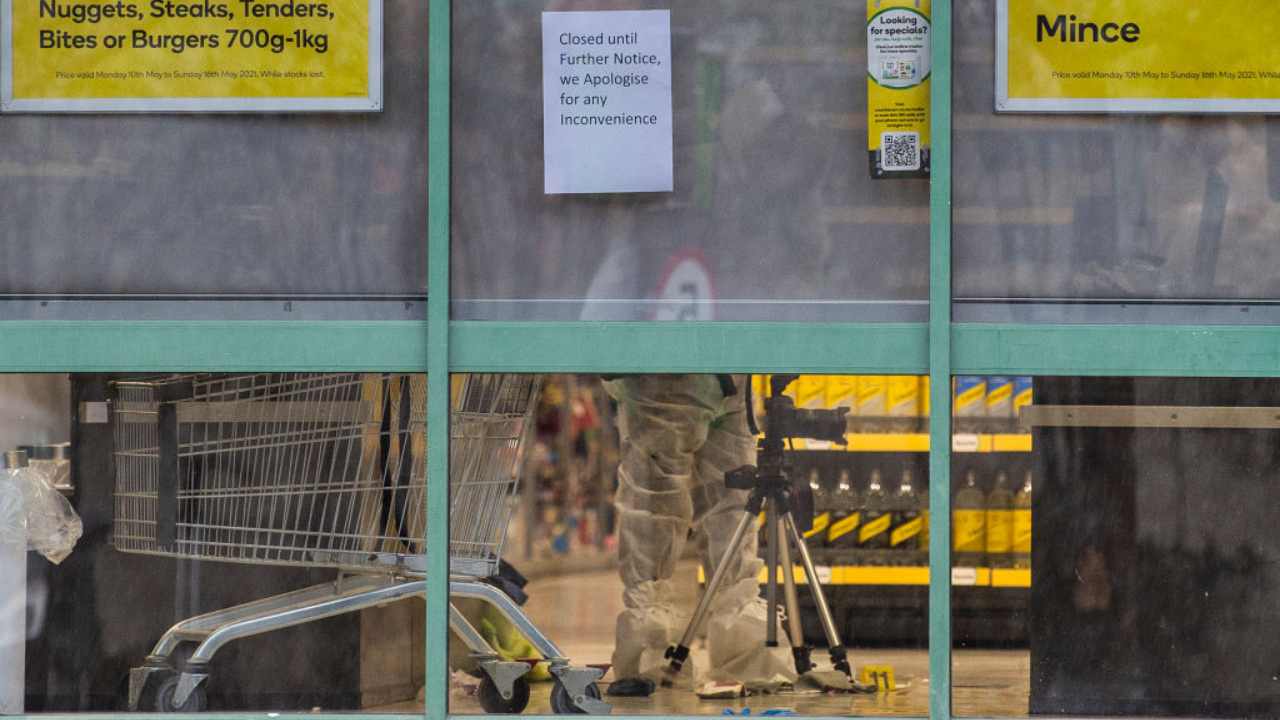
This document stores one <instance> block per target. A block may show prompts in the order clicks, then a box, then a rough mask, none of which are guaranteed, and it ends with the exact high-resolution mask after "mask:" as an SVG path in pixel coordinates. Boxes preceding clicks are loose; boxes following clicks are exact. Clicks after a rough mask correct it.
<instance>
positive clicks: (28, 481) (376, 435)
mask: <svg viewBox="0 0 1280 720" xmlns="http://www.w3.org/2000/svg"><path fill="white" fill-rule="evenodd" d="M425 388H426V379H425V377H424V376H421V375H383V374H355V373H352V374H327V375H312V374H285V373H268V374H257V375H186V376H147V377H136V376H117V375H73V376H66V375H0V399H2V402H0V407H3V408H4V409H3V410H2V411H0V445H2V446H3V448H4V449H5V450H9V449H16V448H25V452H24V453H23V454H22V458H21V459H19V458H18V457H17V455H16V454H15V455H8V456H6V462H5V465H6V467H5V469H3V470H0V478H2V479H3V482H0V585H2V586H3V587H4V588H5V590H4V602H3V603H0V708H2V709H3V712H5V713H6V714H8V713H14V712H19V713H20V712H23V710H24V701H25V711H26V712H59V713H66V712H89V711H94V712H106V711H120V712H123V711H127V710H130V709H131V708H132V709H136V710H138V711H146V712H155V711H157V710H160V711H170V710H177V709H183V710H187V711H198V710H202V709H207V710H210V711H222V712H226V711H249V710H252V711H267V710H280V711H311V710H323V711H346V712H386V711H405V712H414V711H415V710H414V709H415V708H417V709H419V710H420V708H421V707H422V704H421V700H420V699H419V698H418V693H419V691H420V689H421V688H422V686H423V682H422V680H423V677H424V675H423V673H424V668H423V657H424V656H425V648H424V634H423V633H424V619H425V609H424V607H423V602H422V596H423V590H424V587H425V583H424V581H423V579H422V573H421V564H420V563H421V560H422V558H423V550H422V540H421V538H422V533H423V528H424V522H425V498H424V492H425V487H426V483H425V475H424V463H425V455H426V440H425V434H424V428H425V412H426V403H425V397H426V389H425ZM24 525H25V527H24ZM28 550H30V551H28ZM396 599H399V600H402V601H399V602H390V601H392V600H396ZM338 601H341V602H342V603H343V608H342V610H341V611H339V612H338V613H336V614H335V613H333V612H332V610H331V606H332V605H333V604H334V603H335V602H338ZM322 618H323V619H322ZM192 688H194V689H192ZM184 695H185V698H184V697H183V696H184ZM24 696H25V698H24Z"/></svg>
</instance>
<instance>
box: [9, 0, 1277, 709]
mask: <svg viewBox="0 0 1280 720" xmlns="http://www.w3.org/2000/svg"><path fill="white" fill-rule="evenodd" d="M453 1H454V0H429V2H430V30H429V42H430V63H431V66H430V92H429V106H428V108H427V116H428V133H429V141H428V152H429V157H430V167H429V169H428V175H429V196H428V198H427V202H428V204H429V221H428V234H429V237H428V238H427V242H428V288H429V298H428V305H427V321H426V322H425V323H424V322H368V323H356V322H181V323H180V322H93V323H89V322H25V321H21V322H20V321H6V322H0V338H3V342H0V371H2V372H106V371H115V372H144V371H202V370H203V371H266V370H292V371H341V370H348V371H356V370H368V371H389V372H390V371H395V372H423V371H425V372H427V373H428V388H429V392H428V447H429V448H430V450H429V453H428V463H427V467H428V479H429V482H428V492H427V503H428V512H427V517H428V525H427V545H426V546H427V555H428V572H429V576H428V577H429V578H431V580H432V582H431V584H430V585H429V589H428V594H427V602H426V613H427V617H426V632H427V636H428V637H429V638H433V639H438V638H444V637H446V633H447V632H448V618H447V608H448V585H447V577H448V442H449V434H448V419H449V403H448V397H449V390H448V388H449V386H448V378H449V375H450V373H454V372H654V373H658V372H689V373H693V372H706V373H710V372H770V371H790V372H802V373H822V374H864V373H866V374H924V373H928V374H929V376H930V379H931V384H930V392H931V393H932V395H931V398H930V403H931V406H932V408H933V412H932V415H933V422H931V423H930V435H931V438H930V440H931V443H930V447H931V448H932V450H931V452H930V458H929V463H930V487H929V493H930V504H931V506H932V507H934V508H945V509H947V512H935V513H933V518H934V520H933V523H934V531H933V532H932V533H931V536H930V547H929V569H930V578H931V579H932V582H931V583H930V586H929V640H930V641H929V669H930V691H929V693H930V694H929V717H930V718H931V720H951V718H952V717H953V714H952V707H951V573H950V542H949V538H950V512H949V508H950V503H951V497H950V491H949V489H950V486H951V480H950V459H951V450H950V449H951V442H950V435H951V423H950V416H951V413H950V408H951V393H950V392H949V388H950V378H951V376H952V375H953V374H984V375H985V374H991V375H1099V376H1100V375H1126V376H1129V375H1132V376H1180V377H1280V326H1272V327H1268V326H1248V327H1233V326H1201V327H1196V326H1156V325H1139V326H1135V325H1091V326H1076V325H1016V324H966V323H954V322H952V319H951V317H952V313H951V305H952V303H951V171H952V153H951V120H952V118H951V88H952V52H951V48H952V32H951V29H952V24H951V10H952V2H951V0H934V6H933V15H934V17H933V23H934V40H933V42H934V51H933V55H934V60H933V76H932V80H933V89H932V93H933V97H932V102H933V119H932V123H933V125H932V135H933V142H934V145H933V168H934V170H933V180H932V184H931V189H930V223H931V224H930V293H929V294H930V313H929V322H928V323H927V324H926V323H920V324H831V323H813V324H807V323H607V322H606V323H593V322H570V323H547V322H529V323H492V322H453V321H450V319H449V302H448V299H449V261H450V257H449V255H450V253H449V248H450V217H449V212H450V209H449V208H450V202H449V191H450V57H451V32H450V31H451V26H450V15H451V12H450V9H451V4H452V2H453ZM426 647H427V650H426V653H427V656H426V678H425V682H426V698H427V701H426V705H425V708H424V712H423V713H422V714H421V715H419V714H401V715H386V716H381V717H389V718H404V719H405V720H409V719H416V718H427V719H428V720H446V718H448V717H449V713H448V709H447V701H448V670H447V665H448V657H447V652H448V651H447V647H446V645H445V643H442V642H434V643H432V642H428V643H427V644H426ZM262 715H263V716H265V714H262ZM238 716H239V717H243V715H238ZM270 716H271V717H273V718H299V719H301V718H304V717H309V714H307V713H304V712H296V713H271V715H270ZM105 717H108V718H110V717H128V716H126V715H106V716H105ZM192 717H199V718H205V719H209V718H215V717H217V715H216V714H202V715H199V716H192ZM329 717H334V718H340V719H345V718H356V717H366V716H364V715H356V714H346V715H331V716H329Z"/></svg>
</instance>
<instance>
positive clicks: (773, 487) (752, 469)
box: [662, 375, 858, 689]
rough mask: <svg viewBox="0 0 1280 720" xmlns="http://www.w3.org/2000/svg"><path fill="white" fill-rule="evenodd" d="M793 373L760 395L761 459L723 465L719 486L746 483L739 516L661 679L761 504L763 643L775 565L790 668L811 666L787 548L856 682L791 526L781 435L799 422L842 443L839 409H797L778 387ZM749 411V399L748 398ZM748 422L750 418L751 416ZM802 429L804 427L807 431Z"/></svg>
mask: <svg viewBox="0 0 1280 720" xmlns="http://www.w3.org/2000/svg"><path fill="white" fill-rule="evenodd" d="M796 377H797V376H795V375H781V376H779V375H775V376H773V378H772V380H771V385H772V392H771V394H770V397H769V398H767V399H766V400H765V409H766V410H765V412H766V415H767V417H768V427H767V429H766V431H765V435H764V437H763V438H761V440H760V443H759V458H758V460H759V462H758V465H757V466H751V465H747V466H744V467H741V468H738V469H736V470H731V471H729V472H727V473H725V476H724V483H725V486H727V487H729V488H733V489H735V490H750V491H751V494H750V495H749V496H748V498H747V503H746V507H745V508H744V509H743V513H742V518H741V519H740V520H739V521H738V525H737V526H736V527H735V528H734V531H733V535H732V536H731V537H730V540H729V545H728V549H726V550H725V555H724V557H723V558H721V559H720V563H719V565H717V566H716V568H715V571H714V572H713V573H712V574H711V579H710V580H709V581H708V582H707V588H706V591H705V592H703V594H702V598H701V599H700V600H699V601H698V606H697V608H695V609H694V611H693V617H692V618H691V619H690V620H689V625H688V627H686V628H685V630H684V634H683V635H682V636H681V637H680V642H679V644H677V645H675V646H674V647H670V648H667V652H666V658H667V659H668V660H669V661H670V662H669V664H668V665H667V668H666V671H665V674H664V677H663V680H662V684H663V685H664V686H666V687H670V686H671V685H672V684H673V680H674V678H675V677H676V676H677V675H679V674H680V670H681V669H682V668H683V667H684V663H685V662H686V661H687V660H688V658H689V645H690V644H691V643H692V642H693V638H694V636H695V635H696V634H697V632H698V629H699V628H700V627H701V626H702V622H703V620H705V619H706V615H707V611H708V609H710V607H711V603H712V601H713V600H714V599H715V596H716V592H718V591H719V590H720V586H721V584H722V583H723V582H724V579H725V576H726V574H727V572H728V568H729V565H730V564H731V559H732V558H735V557H736V556H737V554H738V553H739V552H741V551H742V545H743V543H744V542H745V541H746V539H747V537H748V535H747V533H748V532H753V531H754V525H755V522H756V518H757V517H759V515H760V511H761V510H763V511H764V512H765V534H766V538H767V539H768V547H767V549H766V567H767V570H768V573H769V579H768V584H767V586H766V591H765V592H766V598H767V600H768V604H769V614H768V618H769V626H768V631H767V635H766V637H765V645H766V647H777V645H778V623H777V622H776V618H777V617H778V615H777V613H778V574H779V573H778V571H779V568H781V571H782V572H781V574H782V589H783V601H784V602H785V604H786V605H785V607H786V618H787V636H788V638H789V639H790V641H791V648H792V650H791V652H792V656H793V658H794V661H795V668H796V672H797V673H799V674H804V673H806V672H808V671H810V670H812V669H813V668H814V665H813V662H812V661H811V659H810V653H811V650H812V649H811V648H810V647H809V646H808V645H805V643H804V632H803V630H802V629H801V626H800V599H799V594H798V593H797V591H796V577H795V571H794V566H793V565H792V555H791V550H792V548H794V549H795V552H796V555H798V556H799V558H800V563H801V566H802V567H803V568H804V574H805V578H806V580H807V581H808V585H809V590H810V592H811V593H812V594H813V603H814V605H815V606H816V607H817V611H818V619H819V620H820V621H821V623H822V630H823V632H824V633H825V634H826V637H827V646H828V648H829V652H830V654H831V662H832V664H833V665H834V666H835V669H836V670H839V671H840V672H843V673H844V674H845V676H846V677H848V678H849V684H850V687H851V688H854V689H857V688H858V686H857V685H856V684H855V683H854V682H853V671H852V669H851V668H850V667H849V658H848V653H847V651H846V650H845V646H844V644H843V643H842V642H841V640H840V633H839V631H838V630H836V625H835V621H834V620H833V619H832V617H831V609H830V607H829V606H828V605H827V599H826V596H825V595H824V594H823V592H822V585H821V583H820V582H819V581H818V574H817V572H816V571H815V570H814V566H813V558H812V557H811V556H810V555H809V548H808V547H807V546H806V545H805V542H804V537H803V536H802V535H801V533H800V530H799V528H798V527H797V526H796V521H795V517H794V515H793V514H792V500H791V481H790V480H789V479H788V477H787V474H788V472H787V471H788V467H787V465H788V464H787V461H786V455H785V452H784V451H785V449H786V448H785V442H786V439H787V438H789V437H791V436H792V435H791V433H790V432H789V430H791V429H793V428H803V429H804V430H807V431H810V432H812V434H813V435H815V436H817V437H819V438H820V439H828V440H832V441H834V442H838V443H841V444H843V443H844V442H845V438H844V432H845V418H844V416H845V411H844V410H834V411H830V410H829V411H822V410H818V411H812V410H798V409H796V407H795V405H794V403H792V401H791V398H789V397H786V396H784V395H782V390H783V389H785V387H786V386H787V385H789V384H790V383H791V381H793V380H795V378H796ZM748 412H750V404H748ZM752 424H753V425H754V422H753V423H752ZM806 434H807V433H806Z"/></svg>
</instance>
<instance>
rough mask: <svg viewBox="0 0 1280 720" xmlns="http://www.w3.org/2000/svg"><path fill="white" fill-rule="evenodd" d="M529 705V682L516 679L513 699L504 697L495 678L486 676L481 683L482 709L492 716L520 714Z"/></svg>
mask: <svg viewBox="0 0 1280 720" xmlns="http://www.w3.org/2000/svg"><path fill="white" fill-rule="evenodd" d="M528 705H529V681H528V680H525V679H524V678H522V677H520V678H516V679H515V680H514V681H513V682H512V683H511V697H505V698H504V697H503V696H502V692H501V691H500V690H498V685H497V683H495V682H494V681H493V678H491V677H489V676H488V675H485V676H484V678H483V679H481V681H480V707H482V708H484V711H485V712H487V713H491V714H498V713H501V714H519V713H522V712H524V709H525V707H527V706H528Z"/></svg>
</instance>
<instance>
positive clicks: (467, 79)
mask: <svg viewBox="0 0 1280 720" xmlns="http://www.w3.org/2000/svg"><path fill="white" fill-rule="evenodd" d="M646 9H652V10H669V11H670V30H669V36H670V38H669V39H670V57H671V61H670V68H669V69H670V75H671V90H670V107H671V111H670V119H671V125H672V128H671V131H670V135H668V137H667V138H665V139H669V140H671V147H670V148H668V147H666V146H665V145H664V144H661V143H654V144H652V145H641V146H639V147H637V148H636V149H635V152H634V158H635V159H634V162H636V163H639V162H649V161H652V162H655V163H656V162H660V161H665V160H670V161H671V162H672V164H673V169H672V171H671V177H672V187H673V188H674V189H673V190H670V191H653V192H616V191H613V190H610V189H609V186H608V185H607V183H604V182H603V181H602V182H601V184H600V189H599V190H597V191H594V192H591V193H588V194H548V190H547V185H546V182H545V181H546V179H547V176H546V173H547V170H546V168H547V165H546V163H547V162H548V161H547V159H546V153H547V152H549V151H548V149H547V148H546V147H544V126H545V125H546V124H547V121H540V118H543V114H544V92H545V91H544V87H543V83H544V75H543V73H544V72H549V70H547V68H546V67H544V62H543V60H542V53H543V52H544V50H543V39H542V38H543V18H544V13H548V12H573V11H609V10H629V11H635V10H646ZM865 13H866V7H864V6H862V5H857V4H850V3H846V2H835V1H833V0H823V1H821V2H805V3H800V4H794V5H793V4H788V5H779V4H777V3H767V2H738V1H737V0H696V1H694V2H682V3H674V4H673V3H656V2H651V1H649V0H646V1H645V2H640V3H630V4H627V5H625V7H624V6H622V5H619V4H617V3H599V2H586V1H583V0H572V1H570V2H546V1H534V2H505V1H503V0H481V1H479V2H476V1H473V0H468V1H467V2H455V3H453V43H452V47H453V78H452V84H451V89H452V95H453V97H452V108H453V148H454V152H453V161H452V171H453V188H454V191H453V193H452V227H453V235H452V237H453V244H452V277H453V281H452V285H451V290H452V292H453V297H452V314H453V317H454V318H456V319H462V320H658V321H664V320H775V321H797V322H821V321H833V322H852V321H900V322H901V321H909V322H922V321H924V320H925V319H927V315H928V313H927V305H926V303H927V298H928V266H929V262H928V237H929V210H928V192H929V187H928V182H927V181H926V180H922V179H906V180H873V179H872V171H871V169H870V168H869V164H868V154H867V120H866V118H867V74H866V67H867V65H866V52H867V51H866V42H865V40H864V37H865V32H861V31H859V29H860V28H865V26H866V15H865ZM553 67H555V66H553ZM565 67H570V66H567V65H566V66H565ZM619 69H620V68H619V67H615V66H606V67H604V68H599V69H598V70H599V72H600V73H605V74H606V75H607V74H608V73H609V72H613V71H615V70H619ZM621 69H625V70H630V69H632V66H626V67H625V68H621ZM568 74H572V73H568ZM554 79H555V78H553V80H554ZM602 82H603V81H602ZM596 87H597V89H599V88H602V87H603V88H604V89H603V90H600V92H601V93H604V94H609V93H606V92H605V91H606V90H610V91H612V90H611V88H608V87H605V86H603V85H600V86H596ZM557 94H559V93H557ZM582 94H584V95H585V94H590V93H588V92H587V91H583V92H582ZM664 99H665V98H664ZM664 114H665V111H664ZM544 120H545V119H544ZM553 120H554V118H553ZM619 143H621V144H623V145H628V146H629V145H630V143H628V142H626V141H619ZM616 144H617V143H615V145H616ZM660 145H661V147H660ZM609 147H610V148H613V149H616V148H614V146H613V145H610V146H609ZM611 152H612V150H611ZM553 166H554V163H553ZM628 167H629V166H628ZM622 169H626V168H621V169H619V168H615V170H619V172H620V171H621V170H622ZM553 170H554V167H553ZM604 174H605V175H606V176H608V175H609V172H604ZM609 179H611V177H606V178H605V180H609ZM588 190H590V188H588Z"/></svg>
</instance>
